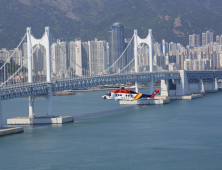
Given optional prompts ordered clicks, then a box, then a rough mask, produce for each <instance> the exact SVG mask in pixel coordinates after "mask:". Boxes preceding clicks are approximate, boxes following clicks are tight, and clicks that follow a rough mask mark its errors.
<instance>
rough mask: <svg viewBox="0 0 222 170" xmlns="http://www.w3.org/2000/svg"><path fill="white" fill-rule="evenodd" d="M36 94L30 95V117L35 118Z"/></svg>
mask: <svg viewBox="0 0 222 170" xmlns="http://www.w3.org/2000/svg"><path fill="white" fill-rule="evenodd" d="M35 98H36V96H29V117H30V118H34V117H35V114H34V100H35Z"/></svg>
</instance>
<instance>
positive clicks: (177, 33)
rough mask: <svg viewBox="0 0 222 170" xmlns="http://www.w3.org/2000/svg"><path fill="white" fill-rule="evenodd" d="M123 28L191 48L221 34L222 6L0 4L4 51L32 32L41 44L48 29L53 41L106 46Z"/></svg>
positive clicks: (134, 1)
mask: <svg viewBox="0 0 222 170" xmlns="http://www.w3.org/2000/svg"><path fill="white" fill-rule="evenodd" d="M115 22H121V23H122V24H123V26H124V30H125V38H130V37H132V35H133V30H134V29H137V30H138V34H139V36H140V37H141V38H144V37H146V35H147V32H148V29H153V36H154V38H155V40H156V41H158V42H161V41H162V39H165V40H166V41H168V42H171V41H173V42H178V43H182V44H183V45H187V44H188V35H189V34H193V33H196V34H201V33H202V32H204V31H206V30H210V31H212V32H214V35H219V34H222V31H221V28H222V2H221V0H186V1H184V0H81V1H79V0H10V1H6V0H0V48H8V49H11V48H15V47H16V46H17V45H18V43H19V42H20V40H21V38H22V37H23V35H24V34H25V32H26V27H31V28H32V33H33V35H34V36H35V37H36V38H41V36H42V35H43V33H44V28H45V27H46V26H49V27H50V29H51V33H52V36H53V38H54V39H57V38H59V39H62V40H67V41H70V40H74V39H75V38H81V39H82V40H83V41H88V40H94V38H100V39H105V40H107V37H108V30H109V28H110V26H112V24H113V23H115Z"/></svg>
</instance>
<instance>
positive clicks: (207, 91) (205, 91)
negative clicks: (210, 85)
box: [201, 90, 218, 93]
mask: <svg viewBox="0 0 222 170" xmlns="http://www.w3.org/2000/svg"><path fill="white" fill-rule="evenodd" d="M217 92H218V90H201V93H217Z"/></svg>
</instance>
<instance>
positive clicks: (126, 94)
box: [102, 89, 159, 101]
mask: <svg viewBox="0 0 222 170" xmlns="http://www.w3.org/2000/svg"><path fill="white" fill-rule="evenodd" d="M158 92H159V89H156V90H155V91H154V92H153V93H152V95H148V94H143V93H137V92H134V91H132V90H125V89H121V90H113V91H110V92H108V93H107V94H106V95H104V96H102V98H103V99H115V100H129V101H133V100H138V99H141V98H154V97H155V95H156V94H157V93H158Z"/></svg>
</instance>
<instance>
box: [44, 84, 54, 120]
mask: <svg viewBox="0 0 222 170" xmlns="http://www.w3.org/2000/svg"><path fill="white" fill-rule="evenodd" d="M46 99H47V111H48V112H47V116H48V117H53V115H52V84H51V83H50V84H49V92H48V95H47V96H46Z"/></svg>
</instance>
